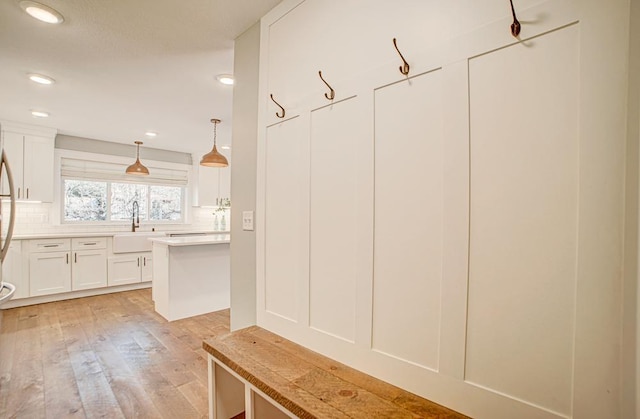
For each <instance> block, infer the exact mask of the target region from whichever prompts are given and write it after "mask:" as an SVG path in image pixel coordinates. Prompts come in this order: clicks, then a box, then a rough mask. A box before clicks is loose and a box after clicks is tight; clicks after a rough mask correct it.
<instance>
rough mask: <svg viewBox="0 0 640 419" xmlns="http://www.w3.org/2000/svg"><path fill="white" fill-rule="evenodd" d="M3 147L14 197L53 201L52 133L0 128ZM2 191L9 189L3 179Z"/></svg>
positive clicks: (5, 191) (6, 191)
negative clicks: (32, 133) (47, 134)
mask: <svg viewBox="0 0 640 419" xmlns="http://www.w3.org/2000/svg"><path fill="white" fill-rule="evenodd" d="M3 147H4V150H5V152H6V154H7V159H8V161H9V164H10V166H11V171H12V174H13V178H14V179H13V182H14V187H15V194H16V198H17V199H20V200H28V201H42V202H53V161H54V158H53V149H54V139H53V138H52V137H45V136H37V135H27V134H22V133H19V132H13V131H3ZM2 190H3V193H5V194H6V193H8V192H9V186H8V184H7V183H6V180H4V181H3V184H2Z"/></svg>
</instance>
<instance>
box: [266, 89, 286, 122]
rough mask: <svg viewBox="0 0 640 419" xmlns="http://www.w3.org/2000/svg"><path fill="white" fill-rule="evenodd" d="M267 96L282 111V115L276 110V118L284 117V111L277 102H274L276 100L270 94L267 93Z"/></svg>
mask: <svg viewBox="0 0 640 419" xmlns="http://www.w3.org/2000/svg"><path fill="white" fill-rule="evenodd" d="M269 96H271V100H273V103H275V104H276V105H278V107H279V108H280V110H281V111H282V115H280V114H278V112H276V116H277V117H278V118H284V115H285V112H284V108H283V107H282V106H281V105H280V104H279V103H278V102H276V100H275V99H274V98H273V95H272V94H269Z"/></svg>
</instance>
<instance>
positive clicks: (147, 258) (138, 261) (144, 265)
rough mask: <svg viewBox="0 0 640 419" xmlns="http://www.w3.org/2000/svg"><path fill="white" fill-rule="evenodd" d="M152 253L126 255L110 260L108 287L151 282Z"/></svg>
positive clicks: (113, 257)
mask: <svg viewBox="0 0 640 419" xmlns="http://www.w3.org/2000/svg"><path fill="white" fill-rule="evenodd" d="M151 262H152V258H151V252H142V253H126V254H122V255H118V256H112V257H110V258H109V268H108V281H107V282H108V285H109V286H114V285H125V284H135V283H137V282H146V281H151V278H152V274H151V269H152V264H151Z"/></svg>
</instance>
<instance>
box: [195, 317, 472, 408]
mask: <svg viewBox="0 0 640 419" xmlns="http://www.w3.org/2000/svg"><path fill="white" fill-rule="evenodd" d="M203 347H204V349H205V351H206V352H207V353H208V368H209V418H211V419H229V418H256V419H262V418H269V419H271V418H296V417H299V418H439V419H442V418H466V416H464V415H461V414H459V413H457V412H454V411H452V410H450V409H447V408H445V407H443V406H440V405H438V404H436V403H433V402H431V401H429V400H426V399H424V398H422V397H418V396H416V395H415V394H412V393H409V392H407V391H405V390H402V389H400V388H398V387H395V386H393V385H391V384H388V383H386V382H384V381H381V380H378V379H376V378H373V377H371V376H369V375H367V374H364V373H362V372H360V371H357V370H354V369H353V368H350V367H347V366H345V365H343V364H340V363H338V362H336V361H334V360H332V359H330V358H327V357H325V356H322V355H320V354H318V353H316V352H313V351H310V350H308V349H306V348H304V347H302V346H300V345H297V344H295V343H293V342H291V341H289V340H287V339H284V338H283V337H281V336H278V335H276V334H273V333H271V332H269V331H267V330H265V329H262V328H260V327H257V326H252V327H249V328H246V329H242V330H239V331H236V332H232V333H229V334H226V335H222V336H218V337H216V338H213V339H209V340H206V341H204V342H203Z"/></svg>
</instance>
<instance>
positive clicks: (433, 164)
mask: <svg viewBox="0 0 640 419" xmlns="http://www.w3.org/2000/svg"><path fill="white" fill-rule="evenodd" d="M442 90H443V88H442V71H441V70H436V71H432V72H429V73H426V74H422V75H419V76H416V77H413V78H411V79H409V80H408V81H401V82H398V83H395V84H391V85H389V86H384V87H382V88H379V89H377V90H376V91H375V116H374V118H375V134H374V135H375V141H374V147H375V171H374V177H375V189H374V190H375V193H374V194H375V202H374V206H375V219H374V232H375V235H374V268H373V324H372V329H373V332H372V334H373V337H372V348H373V350H375V351H380V352H383V353H385V354H388V355H389V356H394V357H397V358H399V359H402V360H405V361H407V362H411V363H414V364H416V365H420V366H422V367H425V368H429V369H432V370H434V371H437V370H438V352H439V347H440V342H439V340H440V295H441V283H442V253H443V250H442V246H443V236H442V230H443V156H444V153H443V151H444V150H443V141H444V138H443V101H442ZM396 217H397V221H395V222H394V220H395V218H396ZM391 237H393V240H389V238H391ZM401 324H414V325H415V326H414V327H413V328H412V332H411V333H407V332H406V329H404V328H401V327H398V325H401Z"/></svg>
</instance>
